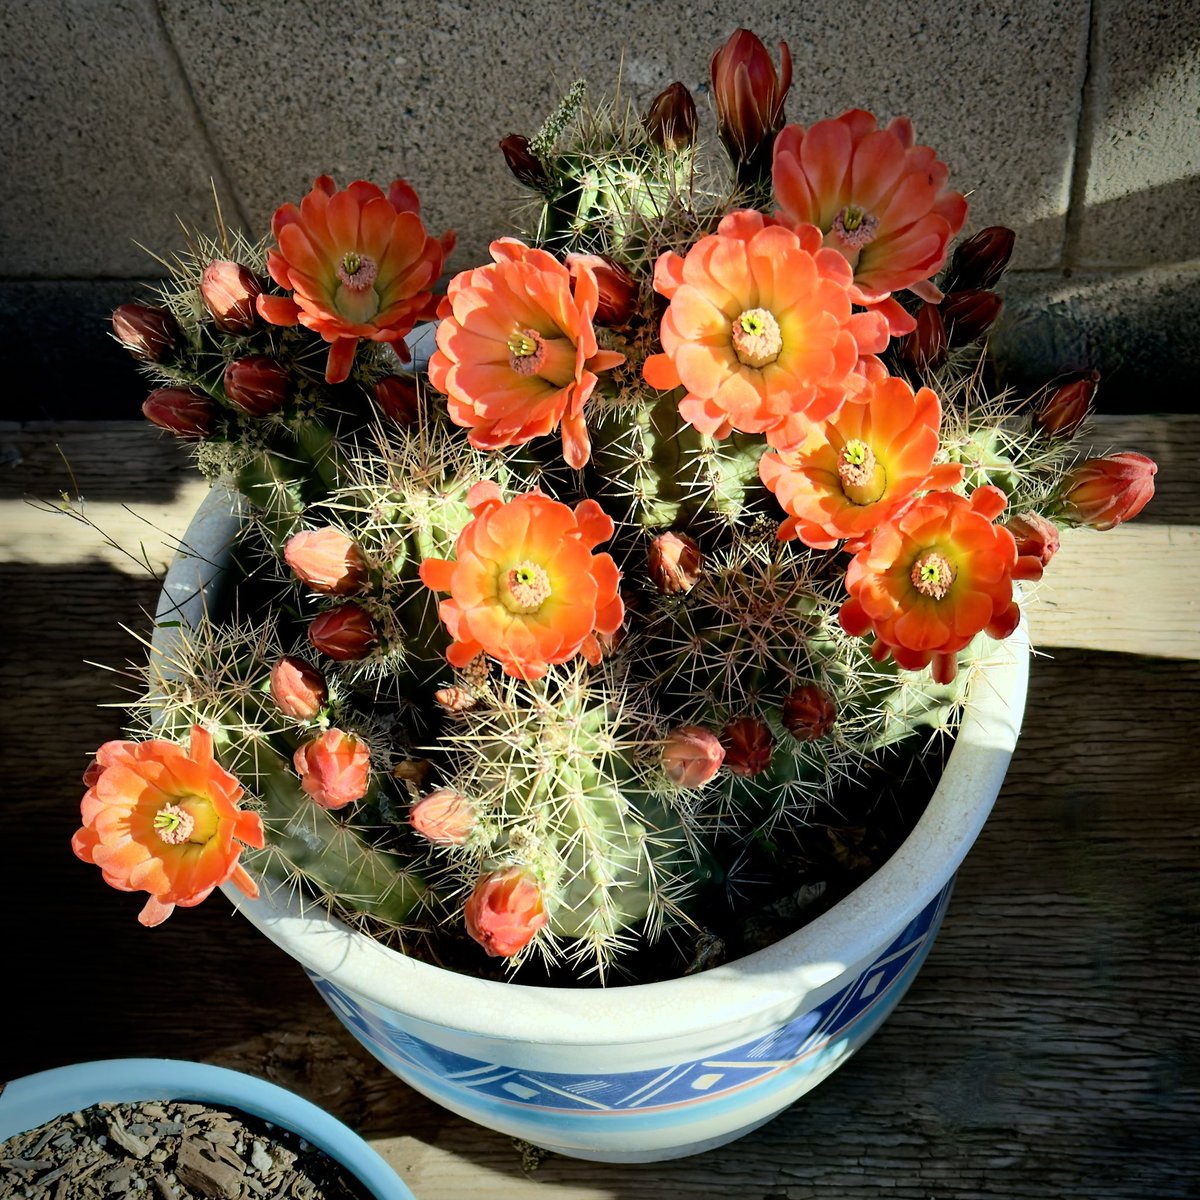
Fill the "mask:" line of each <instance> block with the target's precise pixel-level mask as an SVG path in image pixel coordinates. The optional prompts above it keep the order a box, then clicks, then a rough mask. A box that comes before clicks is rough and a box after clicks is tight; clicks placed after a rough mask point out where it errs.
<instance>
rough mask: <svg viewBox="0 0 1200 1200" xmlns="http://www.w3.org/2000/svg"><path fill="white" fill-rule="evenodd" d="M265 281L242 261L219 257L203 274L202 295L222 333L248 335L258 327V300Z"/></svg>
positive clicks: (205, 305)
mask: <svg viewBox="0 0 1200 1200" xmlns="http://www.w3.org/2000/svg"><path fill="white" fill-rule="evenodd" d="M261 291H262V280H260V279H259V277H258V276H257V275H255V273H254V272H253V271H251V270H250V268H249V267H243V266H242V264H241V263H235V262H229V261H228V260H227V259H223V258H217V259H214V260H213V261H212V262H210V263H209V264H208V266H207V267H205V268H204V274H203V275H202V276H201V277H200V298H201V299H202V300H203V301H204V307H205V308H207V309H208V311H209V313H210V314H211V315H212V319H213V323H214V324H215V325H216V327H217V328H218V329H219V330H221V332H222V333H233V334H239V335H245V334H247V333H253V332H254V331H255V329H257V328H258V312H257V310H256V309H255V306H254V305H255V301H256V300H257V299H258V295H259V293H260V292H261Z"/></svg>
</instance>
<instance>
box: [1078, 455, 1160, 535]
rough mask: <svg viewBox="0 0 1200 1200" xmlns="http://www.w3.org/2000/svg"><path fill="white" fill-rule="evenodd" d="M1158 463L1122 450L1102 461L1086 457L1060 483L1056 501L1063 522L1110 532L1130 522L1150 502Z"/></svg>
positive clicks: (1101, 459)
mask: <svg viewBox="0 0 1200 1200" xmlns="http://www.w3.org/2000/svg"><path fill="white" fill-rule="evenodd" d="M1156 474H1158V464H1157V463H1156V462H1155V461H1154V460H1153V459H1152V458H1147V457H1146V456H1145V455H1144V454H1135V453H1133V451H1131V450H1125V451H1123V452H1122V453H1120V454H1110V455H1109V456H1108V457H1106V458H1089V459H1088V460H1087V461H1086V462H1081V463H1080V464H1079V465H1078V466H1076V467H1073V468H1072V469H1071V471H1070V472H1069V474H1068V475H1067V477H1066V478H1065V479H1064V480H1063V481H1062V484H1061V485H1060V489H1059V502H1060V504H1061V506H1062V516H1063V519H1064V520H1066V521H1067V522H1069V523H1070V524H1072V525H1087V526H1089V527H1090V528H1092V529H1113V528H1115V527H1116V526H1117V525H1120V524H1121V523H1122V522H1123V521H1131V520H1133V518H1134V517H1136V516H1137V515H1138V513H1140V512H1141V511H1142V509H1143V508H1145V507H1146V505H1147V504H1149V503H1150V499H1151V497H1152V496H1153V495H1154V476H1155V475H1156Z"/></svg>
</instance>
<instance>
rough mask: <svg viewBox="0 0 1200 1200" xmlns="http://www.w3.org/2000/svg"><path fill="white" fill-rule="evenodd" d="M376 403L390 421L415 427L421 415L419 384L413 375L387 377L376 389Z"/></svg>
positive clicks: (376, 385) (380, 381)
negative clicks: (418, 396) (418, 393)
mask: <svg viewBox="0 0 1200 1200" xmlns="http://www.w3.org/2000/svg"><path fill="white" fill-rule="evenodd" d="M373 390H374V393H375V403H376V404H377V405H379V411H380V412H382V413H383V415H384V416H385V417H387V419H388V420H389V421H394V422H395V423H396V424H397V425H415V424H416V423H417V418H418V417H419V416H420V414H421V403H420V400H419V399H418V398H417V384H416V381H415V380H414V379H413V378H412V376H411V375H385V376H384V377H383V378H382V379H381V380H379V381H378V382H377V383H376V384H375V387H374V389H373Z"/></svg>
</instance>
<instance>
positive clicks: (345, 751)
mask: <svg viewBox="0 0 1200 1200" xmlns="http://www.w3.org/2000/svg"><path fill="white" fill-rule="evenodd" d="M292 765H293V766H294V767H295V768H296V773H297V774H298V775H299V776H300V786H301V787H302V788H303V789H304V793H305V795H307V796H309V797H310V798H311V799H312V800H314V801H315V802H316V803H317V804H319V805H320V806H321V807H322V808H345V807H346V805H347V804H351V803H353V802H354V801H355V800H361V799H362V798H363V797H364V796H365V795H366V794H367V787H368V786H369V784H370V779H371V753H370V751H369V750H368V749H367V744H366V742H364V741H362V739H361V738H356V737H355V736H354V735H353V734H350V733H345V732H343V731H342V730H341V729H326V730H325V732H324V733H322V734H321V735H320V736H319V737H315V738H312V739H311V740H310V741H307V742H305V743H304V745H302V746H301V747H300V748H299V749H298V750H297V751H296V753H295V754H294V755H293V756H292Z"/></svg>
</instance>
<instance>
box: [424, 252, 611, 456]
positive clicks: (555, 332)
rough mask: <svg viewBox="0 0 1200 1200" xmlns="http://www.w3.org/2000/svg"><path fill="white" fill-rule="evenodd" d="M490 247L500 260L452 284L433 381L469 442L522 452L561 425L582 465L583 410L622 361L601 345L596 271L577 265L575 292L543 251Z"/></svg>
mask: <svg viewBox="0 0 1200 1200" xmlns="http://www.w3.org/2000/svg"><path fill="white" fill-rule="evenodd" d="M490 250H491V255H492V258H493V260H494V262H492V263H490V264H489V265H488V266H485V267H477V268H475V270H473V271H463V272H462V273H461V274H460V275H456V276H455V277H454V278H453V279H452V280H451V281H450V286H449V288H448V289H447V293H446V298H445V300H443V301H442V305H441V307H440V308H439V310H438V316H439V317H440V318H441V324H440V325H439V326H438V331H437V344H438V348H437V350H436V351H435V352H434V354H433V356H432V357H431V358H430V360H429V382H430V383H431V384H433V386H434V387H435V388H437V389H438V391H439V392H442V393H444V394H445V395H446V396H448V397H449V405H448V408H449V412H450V419H451V420H452V421H454V423H455V424H456V425H461V426H463V427H464V428H466V429H469V430H470V432H469V433H468V435H467V440H468V441H470V443H471V445H472V446H478V447H480V448H481V449H483V450H497V449H501V448H502V447H504V446H520V445H522V444H523V443H525V442H528V441H530V440H531V439H532V438H535V437H541V436H542V435H544V434H548V433H553V432H554V430H555V429H557V428H558V427H559V426H560V425H561V426H562V441H563V457H564V458H565V459H566V461H567V464H568V465H569V466H572V467H576V468H579V467H582V466H583V465H584V464H585V463H586V462H587V461H588V459H589V457H591V442H590V440H589V438H588V433H587V427H586V425H585V424H584V420H583V406H584V405H585V404H586V403H587V400H588V397H589V396H590V395H591V394H592V390H593V389H594V388H595V386H596V383H597V382H598V377H597V372H599V371H607V370H610V369H611V368H613V367H616V366H619V365H620V364H621V363H623V362H624V361H625V356H624V355H623V354H620V353H618V352H617V351H615V350H601V349H599V348H598V347H597V344H596V331H595V329H594V328H593V327H592V319H593V317H594V316H595V315H596V306H597V304H598V303H599V300H600V292H599V288H598V285H597V283H596V276H595V273H594V271H593V270H592V269H591V267H590V266H589V264H588V262H587V260H581V261H580V262H578V263H577V264H576V266H575V273H574V290H573V291H572V287H571V283H572V274H571V272H570V271H568V269H567V268H566V267H565V266H563V264H562V263H560V262H559V261H558V260H557V259H556V258H555V257H554V256H553V255H552V254H549V253H547V252H546V251H545V250H534V249H531V248H530V247H529V246H526V245H525V244H524V243H522V242H519V241H517V240H516V239H515V238H500V239H499V240H498V241H495V242H493V243H492V244H491V247H490Z"/></svg>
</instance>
